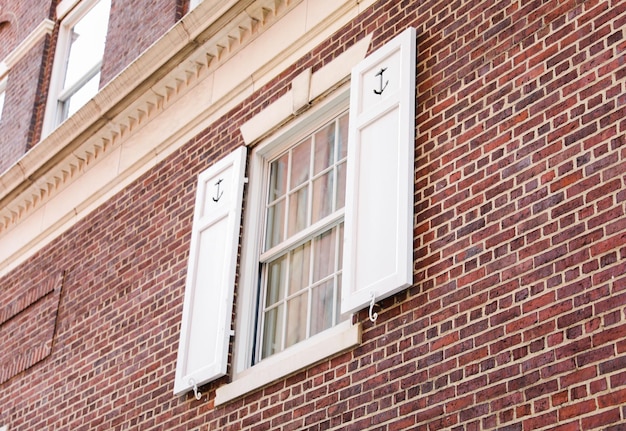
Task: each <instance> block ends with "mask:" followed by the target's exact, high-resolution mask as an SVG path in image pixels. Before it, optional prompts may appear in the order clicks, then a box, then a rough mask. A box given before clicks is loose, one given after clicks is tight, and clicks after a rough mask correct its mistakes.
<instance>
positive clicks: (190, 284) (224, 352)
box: [174, 147, 247, 395]
mask: <svg viewBox="0 0 626 431" xmlns="http://www.w3.org/2000/svg"><path fill="white" fill-rule="evenodd" d="M246 151H247V150H246V148H245V147H241V148H239V149H237V150H235V151H234V152H232V153H231V154H229V155H228V156H226V157H224V158H223V159H222V160H220V161H219V162H217V163H216V164H215V165H213V166H211V167H210V168H208V169H207V170H205V171H204V172H202V173H201V174H200V175H199V176H198V189H197V192H196V193H197V194H196V202H195V209H194V218H193V228H192V233H191V250H190V252H189V265H188V268H187V281H186V285H185V302H184V304H183V318H182V324H181V332H180V341H179V345H178V359H177V363H176V381H175V384H174V394H176V395H180V394H182V393H184V392H186V391H188V390H190V389H193V387H194V384H196V385H198V386H200V385H201V384H204V383H206V382H208V381H211V380H214V379H216V378H218V377H221V376H223V375H225V374H226V367H227V364H228V345H229V337H230V332H231V328H230V325H231V317H232V304H233V292H234V284H235V271H236V265H237V248H238V244H239V228H240V221H241V204H242V198H243V185H244V182H245V178H244V170H245V162H246Z"/></svg>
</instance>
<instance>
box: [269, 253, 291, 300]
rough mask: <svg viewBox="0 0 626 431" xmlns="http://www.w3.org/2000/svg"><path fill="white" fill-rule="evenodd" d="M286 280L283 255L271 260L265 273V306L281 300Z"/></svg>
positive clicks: (285, 265) (285, 264)
mask: <svg viewBox="0 0 626 431" xmlns="http://www.w3.org/2000/svg"><path fill="white" fill-rule="evenodd" d="M286 281H287V257H286V256H283V257H280V258H279V259H277V260H275V261H274V262H271V263H270V264H269V267H268V274H267V293H266V296H265V306H266V307H269V306H272V305H274V304H276V303H277V302H278V301H281V300H283V299H284V297H285V285H286Z"/></svg>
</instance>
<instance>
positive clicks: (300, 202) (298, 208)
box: [287, 186, 309, 237]
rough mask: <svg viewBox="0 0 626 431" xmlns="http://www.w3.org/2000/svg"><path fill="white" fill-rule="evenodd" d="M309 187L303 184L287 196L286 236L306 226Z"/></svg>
mask: <svg viewBox="0 0 626 431" xmlns="http://www.w3.org/2000/svg"><path fill="white" fill-rule="evenodd" d="M308 201H309V187H308V186H305V187H303V188H301V189H300V190H298V191H297V192H295V193H294V194H292V195H291V196H289V224H288V228H287V236H288V237H289V236H291V235H293V234H294V233H297V232H300V231H301V230H302V229H304V228H305V227H306V226H307V215H308Z"/></svg>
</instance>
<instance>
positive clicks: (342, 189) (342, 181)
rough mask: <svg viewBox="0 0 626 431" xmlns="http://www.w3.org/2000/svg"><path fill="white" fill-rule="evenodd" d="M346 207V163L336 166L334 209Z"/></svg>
mask: <svg viewBox="0 0 626 431" xmlns="http://www.w3.org/2000/svg"><path fill="white" fill-rule="evenodd" d="M344 206H346V162H343V163H342V164H340V165H338V166H337V202H335V209H340V208H343V207H344Z"/></svg>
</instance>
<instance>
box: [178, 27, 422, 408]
mask: <svg viewBox="0 0 626 431" xmlns="http://www.w3.org/2000/svg"><path fill="white" fill-rule="evenodd" d="M415 37H416V36H415V30H414V29H407V30H406V31H404V32H403V33H402V34H401V35H399V36H398V37H396V38H394V39H393V40H392V41H390V42H389V43H387V44H386V45H384V46H383V47H382V48H380V49H378V50H377V51H375V52H374V53H372V54H370V56H369V57H366V58H364V59H362V60H359V61H358V64H357V66H355V67H354V68H352V77H351V82H350V84H349V85H348V84H346V85H340V86H338V87H335V88H333V89H332V90H333V91H332V94H327V95H326V97H324V98H323V100H319V101H318V102H317V103H315V104H314V105H313V106H312V107H310V108H309V109H306V110H305V111H306V112H304V113H303V112H302V111H301V110H300V109H299V108H301V107H302V104H301V103H299V102H301V101H302V99H304V100H305V101H306V100H308V101H309V102H310V101H311V100H313V97H312V94H316V93H314V92H313V90H311V89H315V88H318V86H320V84H321V83H326V84H329V88H328V90H330V89H331V88H330V87H333V86H334V85H336V83H338V82H340V81H341V79H343V77H345V75H343V73H347V72H342V71H343V70H345V69H343V66H346V65H350V67H351V66H353V65H354V63H351V62H350V61H346V60H347V59H350V58H352V57H351V55H352V53H354V52H357V51H352V52H350V55H349V56H347V57H341V56H340V57H338V58H337V59H335V60H333V62H336V63H334V64H333V63H331V64H329V65H326V66H324V68H322V69H320V70H318V71H317V72H315V73H314V74H312V75H311V74H310V72H309V74H307V72H304V73H303V74H301V75H299V77H297V78H296V79H294V80H293V82H292V88H291V90H290V91H289V92H287V93H286V94H285V95H283V96H281V98H280V99H278V100H276V101H274V102H272V104H270V105H269V106H267V107H266V108H265V109H264V111H262V112H261V113H260V114H258V115H257V116H256V117H255V118H253V119H251V120H249V122H247V123H246V124H244V126H242V129H241V130H242V134H243V135H244V140H245V142H246V143H247V144H251V143H253V142H254V141H250V140H248V138H250V137H252V136H256V139H263V137H264V136H266V138H265V139H264V140H263V141H260V142H256V145H254V147H253V149H252V151H251V155H250V157H249V158H247V159H246V151H245V149H246V148H245V147H242V148H240V149H237V150H235V151H233V152H232V153H230V154H229V155H227V156H225V157H224V158H223V159H221V160H220V161H214V164H213V165H212V166H211V167H209V168H208V169H207V171H205V172H203V173H202V174H200V176H199V178H198V189H197V192H196V204H195V205H196V207H195V214H194V221H193V228H192V237H191V245H190V248H191V250H190V253H189V266H188V271H187V284H186V287H185V301H184V305H183V315H182V325H181V335H180V343H179V348H178V360H177V368H176V381H175V384H174V394H176V395H181V394H184V393H185V392H187V391H189V390H191V389H193V390H194V392H195V395H196V398H197V399H200V398H201V394H200V393H199V392H198V386H199V385H202V384H204V383H207V382H209V381H211V380H215V379H217V378H219V377H221V376H224V375H225V374H226V372H227V369H228V365H229V364H230V367H231V371H232V375H231V378H232V380H231V382H230V383H228V384H226V385H221V386H219V387H218V388H217V390H216V398H215V404H216V405H219V404H223V403H225V402H228V401H229V400H232V399H235V398H237V397H239V396H241V395H243V394H246V393H248V392H249V391H252V390H254V389H257V388H260V387H261V386H263V385H266V384H269V383H271V382H272V381H275V380H277V379H281V378H284V377H285V376H286V375H288V374H290V373H293V372H296V371H298V370H301V369H303V368H305V367H307V366H310V365H312V364H314V363H316V362H318V361H321V360H324V359H326V358H328V357H330V356H332V355H334V354H337V353H339V352H341V351H344V350H347V349H350V348H353V347H354V346H356V345H358V343H359V342H360V325H358V324H357V325H353V324H352V322H351V319H348V318H347V317H348V316H349V313H352V312H355V311H358V310H362V309H364V308H367V307H368V306H369V307H370V319H371V320H373V321H375V317H374V315H373V314H372V311H371V310H372V304H373V303H374V302H376V301H379V300H381V299H383V298H386V297H388V296H390V295H393V294H394V293H396V292H398V291H400V290H402V289H404V288H406V287H408V286H410V285H411V284H412V281H413V273H412V264H413V257H412V256H413V254H412V244H413V241H412V240H413V184H414V183H413V176H414V167H413V161H414V151H413V148H414V144H415V140H414V131H415V127H414V122H415V111H414V108H415ZM344 54H345V53H344ZM342 55H343V54H342ZM383 73H384V79H385V81H384V82H383V81H382V79H381V77H382V75H383ZM322 74H324V76H323V79H322ZM326 74H327V75H328V76H327V75H326ZM302 77H303V78H302ZM332 77H335V79H333V78H332ZM301 78H302V79H301ZM309 83H310V85H309ZM314 83H315V85H313V84H314ZM300 90H303V91H304V93H306V92H307V91H310V92H309V93H308V98H307V97H306V94H305V97H302V94H301V93H302V92H301V91H300ZM372 90H374V91H372ZM372 95H374V96H372ZM307 103H308V102H307ZM348 105H349V107H350V109H349V113H348V112H347V110H348ZM286 120H291V121H288V122H286ZM281 123H284V126H283V127H281V128H280V129H279V130H276V129H275V128H276V127H277V126H279V125H280V124H281ZM270 133H271V134H270ZM246 137H248V138H246ZM246 161H247V163H246ZM246 166H247V167H248V176H249V181H248V180H247V178H245V177H244V171H245V167H246ZM246 183H247V184H248V185H247V187H246V199H245V207H246V208H245V217H244V222H243V230H242V231H241V232H240V231H239V222H240V220H241V210H242V202H243V190H244V186H243V185H244V184H246ZM208 190H210V192H209V191H208ZM222 194H224V195H225V196H227V198H226V199H222V197H221V196H222ZM239 246H240V247H241V248H239ZM237 262H239V265H237ZM237 275H238V276H239V277H237ZM236 278H237V279H238V282H237V286H238V288H237V289H238V290H237V309H236V321H235V322H232V321H231V317H232V312H233V308H232V307H233V302H232V299H233V288H234V284H235V279H236ZM340 298H341V299H340ZM231 323H234V325H235V326H234V329H235V330H234V331H233V330H231V329H230V326H229V325H230V324H231ZM233 336H234V338H233ZM207 337H208V338H207ZM231 339H232V340H234V344H233V345H232V347H233V348H232V353H233V354H232V357H231V356H229V351H230V345H231V344H230V341H231ZM230 358H232V362H229V359H230Z"/></svg>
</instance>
